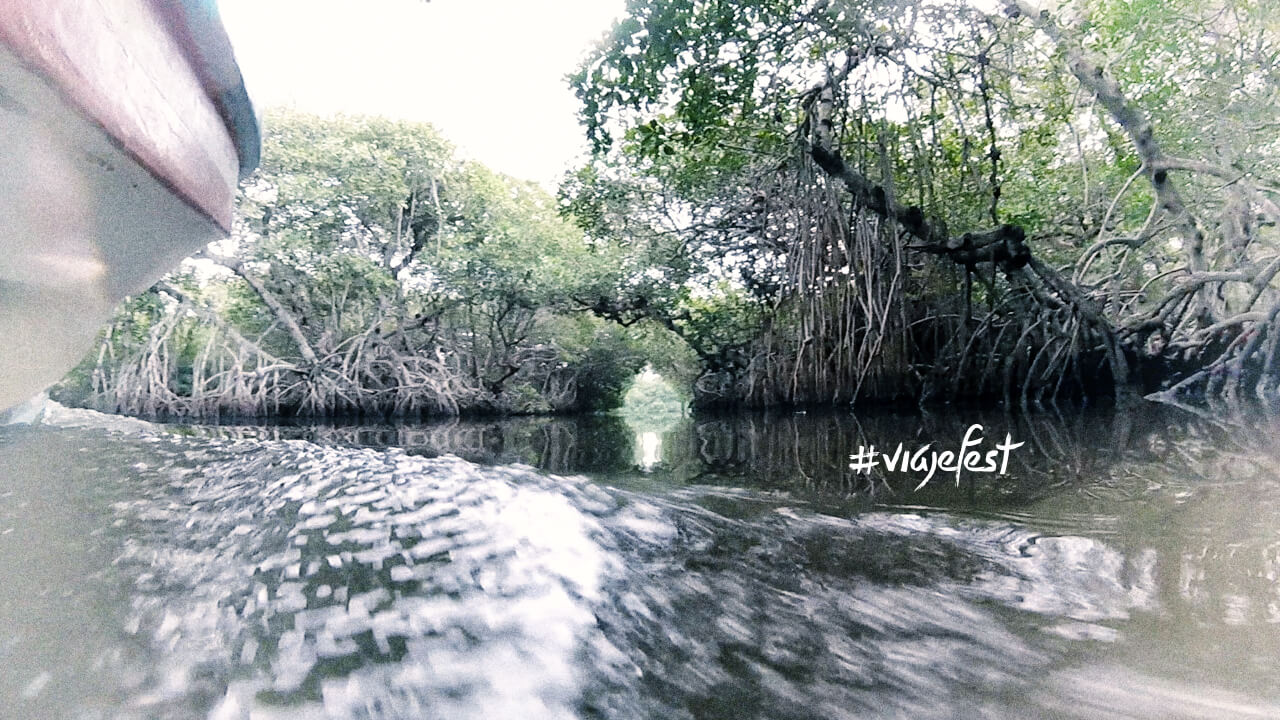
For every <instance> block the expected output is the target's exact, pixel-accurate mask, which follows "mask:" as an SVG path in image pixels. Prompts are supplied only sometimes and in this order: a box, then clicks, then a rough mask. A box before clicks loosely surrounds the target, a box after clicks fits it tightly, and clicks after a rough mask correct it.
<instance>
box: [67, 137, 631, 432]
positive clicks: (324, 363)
mask: <svg viewBox="0 0 1280 720" xmlns="http://www.w3.org/2000/svg"><path fill="white" fill-rule="evenodd" d="M264 124H265V127H266V140H265V147H264V152H263V162H262V167H261V168H260V169H259V171H258V172H257V173H256V174H255V175H254V176H253V178H252V179H251V181H250V182H249V183H248V185H247V186H246V187H245V188H244V189H243V192H242V196H241V199H240V203H239V208H238V212H237V216H236V228H235V232H234V235H233V238H232V239H231V240H230V241H228V242H226V243H222V244H221V246H220V247H212V248H210V249H209V250H207V251H206V252H204V253H203V254H202V255H201V256H200V257H199V259H198V260H197V261H196V262H195V263H193V264H189V265H188V267H187V268H186V269H185V270H184V272H183V273H181V274H179V275H176V276H172V277H170V278H167V279H166V280H164V281H162V282H161V283H159V284H157V285H156V286H155V288H153V290H152V291H151V292H149V293H146V294H144V295H142V296H139V297H137V298H135V299H133V300H132V301H130V302H129V303H127V304H126V305H125V306H124V308H123V309H122V310H121V312H120V313H119V314H118V315H117V317H116V318H115V320H114V322H113V323H112V324H111V326H110V327H108V328H107V329H106V331H105V333H104V337H103V340H102V342H101V344H100V346H99V348H98V349H97V350H96V351H95V352H94V353H93V354H92V355H91V356H90V357H89V358H88V359H87V360H86V361H85V363H84V364H83V365H82V366H81V368H80V369H79V370H78V371H77V372H76V373H74V374H73V375H72V377H71V378H70V379H69V381H68V382H67V383H65V384H64V388H63V390H62V395H63V397H64V398H68V399H71V400H74V401H78V402H80V403H84V404H90V405H93V406H96V407H100V408H104V409H108V410H113V411H117V412H125V413H132V414H141V415H151V416H170V417H202V418H208V417H214V416H219V415H237V416H243V415H250V416H264V415H293V414H298V415H334V414H347V413H357V414H390V415H398V416H414V415H435V414H458V413H466V412H500V413H529V412H558V411H573V410H591V409H597V408H602V407H611V406H614V405H616V404H618V403H619V402H620V400H621V396H622V393H623V392H625V390H626V389H627V386H628V384H629V382H630V379H631V377H632V376H633V375H634V374H635V372H636V371H637V370H638V369H639V368H640V367H641V365H642V364H643V361H644V358H643V356H642V355H641V353H640V352H639V350H638V342H639V340H637V337H641V336H639V335H638V334H637V333H636V332H635V331H634V330H632V331H628V330H624V329H623V328H620V327H618V326H616V325H614V324H611V323H608V322H606V321H604V320H601V319H599V318H596V317H595V316H593V315H592V314H591V313H589V312H586V311H584V310H582V308H581V303H579V302H577V301H576V300H575V298H577V297H579V296H582V295H590V294H591V293H592V292H593V291H592V288H593V287H594V284H595V283H597V282H599V281H600V278H602V277H604V276H605V275H606V271H607V269H608V268H609V267H610V266H611V265H613V264H615V263H616V258H615V257H613V256H612V255H611V254H610V252H611V249H610V248H604V247H600V248H597V247H594V246H592V245H590V244H588V243H587V242H585V241H584V238H583V234H582V233H581V231H580V230H578V229H577V228H576V227H574V226H573V225H572V223H570V222H568V221H566V220H564V219H563V218H562V217H561V216H560V214H559V212H558V209H557V207H556V202H555V199H554V198H552V197H550V196H549V195H548V194H547V193H545V192H544V191H542V190H541V189H540V188H538V187H537V186H535V185H533V184H531V183H525V182H520V181H516V180H513V179H511V178H508V177H504V176H501V175H498V174H496V173H493V172H491V171H489V170H487V169H485V168H484V167H481V166H479V165H477V164H475V163H471V162H461V161H459V160H457V159H456V158H455V157H454V153H453V150H452V148H451V147H450V146H449V145H448V144H447V143H446V142H445V141H444V140H442V139H441V138H440V137H439V136H438V135H437V134H436V133H435V132H434V131H433V130H432V129H431V128H429V127H427V126H424V125H415V124H409V123H398V122H392V121H387V120H380V119H373V118H348V119H320V118H314V117H308V116H304V115H299V114H295V113H285V112H276V113H271V114H269V115H268V116H267V117H266V118H265V123H264Z"/></svg>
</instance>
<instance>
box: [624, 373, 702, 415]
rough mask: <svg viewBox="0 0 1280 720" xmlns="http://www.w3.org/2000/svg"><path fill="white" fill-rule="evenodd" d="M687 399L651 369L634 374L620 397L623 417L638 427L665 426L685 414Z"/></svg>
mask: <svg viewBox="0 0 1280 720" xmlns="http://www.w3.org/2000/svg"><path fill="white" fill-rule="evenodd" d="M687 404H688V401H687V400H686V399H685V398H684V397H682V396H681V395H680V391H679V390H677V389H676V388H674V387H672V385H671V384H670V383H668V382H667V381H666V380H665V379H663V377H662V376H661V375H658V374H657V373H655V372H653V370H652V369H650V368H645V371H644V372H642V373H640V374H639V375H637V376H636V377H635V381H634V382H633V383H632V384H631V388H630V389H629V390H627V393H626V395H625V396H623V403H622V417H623V418H624V419H625V420H626V421H627V424H628V425H630V426H632V427H634V428H637V429H639V430H658V429H665V428H668V427H670V426H672V425H674V424H675V423H676V422H677V421H679V420H680V418H682V417H684V416H685V407H686V406H687Z"/></svg>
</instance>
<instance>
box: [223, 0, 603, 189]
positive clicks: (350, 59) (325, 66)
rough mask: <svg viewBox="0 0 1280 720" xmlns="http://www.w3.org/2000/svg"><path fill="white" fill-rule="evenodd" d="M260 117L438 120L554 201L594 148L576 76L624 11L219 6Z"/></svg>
mask: <svg viewBox="0 0 1280 720" xmlns="http://www.w3.org/2000/svg"><path fill="white" fill-rule="evenodd" d="M218 5H219V10H220V12H221V14H222V19H223V23H224V25H225V26H226V28H227V33H228V35H230V36H231V42H232V45H233V46H234V47H235V52H236V59H237V61H238V62H239V64H240V69H241V73H242V74H243V75H244V77H245V84H246V85H247V87H248V88H249V92H250V94H251V95H252V96H253V99H254V102H255V103H256V104H257V105H258V106H260V107H263V108H265V107H272V106H288V107H293V108H296V109H298V110H302V111H307V112H312V113H317V114H325V115H328V114H334V113H346V114H366V115H385V116H388V117H395V118H402V119H407V120H418V121H425V122H429V123H431V124H433V125H434V126H435V127H436V128H438V129H439V130H440V131H441V132H442V133H443V134H444V136H445V137H446V138H448V139H449V140H450V141H451V142H453V143H454V144H455V145H457V146H458V148H459V151H460V154H462V155H463V156H464V157H468V158H471V159H474V160H478V161H480V162H482V163H484V164H485V165H488V166H489V167H490V168H492V169H494V170H498V171H500V172H504V173H506V174H508V175H512V176H514V177H518V178H522V179H526V180H534V181H537V182H540V183H542V184H543V185H544V186H546V187H547V188H548V189H553V188H554V187H555V186H556V185H557V184H558V183H559V178H560V176H561V174H562V173H563V172H564V170H566V169H568V168H569V167H570V166H571V165H572V164H573V160H574V158H576V157H579V156H580V155H581V154H582V153H583V152H585V149H586V143H585V141H584V139H583V133H582V129H581V127H580V126H579V125H578V122H577V115H576V113H577V100H576V98H574V96H573V93H572V91H570V90H569V88H568V86H567V85H566V83H565V81H564V76H565V75H566V74H568V73H570V72H572V71H573V70H574V69H576V68H577V66H578V62H579V61H580V60H581V58H582V57H583V56H584V54H585V53H586V52H587V50H588V49H589V48H590V47H591V46H592V45H593V44H594V43H595V42H596V41H597V40H598V39H599V38H600V37H601V36H602V35H603V34H604V33H605V32H606V31H607V30H608V29H609V27H610V26H611V25H612V22H613V20H614V19H615V18H617V17H618V16H620V15H621V14H622V11H623V5H624V0H550V1H548V0H542V1H541V2H539V1H538V0H429V2H426V1H424V0H219V2H218Z"/></svg>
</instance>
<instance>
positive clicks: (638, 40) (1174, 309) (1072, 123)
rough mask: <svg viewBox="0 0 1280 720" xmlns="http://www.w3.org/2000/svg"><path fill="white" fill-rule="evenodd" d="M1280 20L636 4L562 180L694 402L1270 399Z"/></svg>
mask: <svg viewBox="0 0 1280 720" xmlns="http://www.w3.org/2000/svg"><path fill="white" fill-rule="evenodd" d="M1278 38H1280V26H1278V21H1277V16H1276V13H1274V11H1269V10H1268V4H1267V3H1265V2H1258V1H1256V0H1175V1H1173V2H1164V1H1156V0H1140V1H1132V0H1123V1H1121V0H1075V1H1073V2H1063V3H1058V4H1056V6H1055V9H1054V10H1053V12H1048V11H1042V10H1040V9H1039V8H1038V7H1036V6H1033V5H1032V4H1031V3H1027V2H1020V1H1018V2H1015V1H1014V0H1004V1H1003V2H988V3H978V2H962V1H958V0H922V1H919V2H912V1H909V0H631V1H630V2H629V4H628V11H627V17H626V18H625V19H623V20H622V21H621V22H620V23H619V24H618V25H617V27H616V28H615V29H614V31H613V33H612V35H611V36H610V37H609V38H608V40H607V41H606V42H605V43H604V44H602V45H601V47H600V48H599V49H598V51H597V52H596V53H595V54H594V55H592V56H591V57H590V58H589V59H588V61H587V62H586V63H585V64H584V65H583V67H582V69H581V70H580V72H579V73H578V74H577V75H576V76H575V78H574V84H575V86H576V88H577V91H578V94H579V97H580V98H581V100H582V108H583V112H582V116H583V120H584V123H585V125H586V129H587V132H588V134H589V136H590V138H591V139H592V140H593V142H594V143H595V148H596V157H595V160H594V162H593V163H592V164H591V165H590V166H589V167H587V168H584V169H583V170H582V171H581V172H579V173H578V174H577V175H576V176H575V177H574V178H573V179H572V181H571V182H570V183H568V184H566V186H565V188H564V191H563V193H562V194H563V195H564V199H565V202H566V203H567V205H568V206H569V207H570V208H572V209H573V211H574V213H575V214H576V217H578V219H579V220H580V222H582V224H583V225H584V227H585V228H586V229H587V230H588V231H589V232H591V233H592V234H593V235H594V236H596V237H599V238H604V239H614V240H615V241H619V242H621V243H623V244H625V245H626V246H627V247H631V248H635V249H636V254H635V256H636V257H638V258H641V260H639V261H638V263H637V271H636V272H635V273H633V274H631V275H620V276H617V277H616V280H617V282H616V284H615V286H614V291H613V293H612V294H611V295H609V296H608V297H602V298H600V299H598V300H597V301H596V305H597V307H598V308H600V309H602V310H604V311H606V314H608V315H611V316H613V317H619V318H626V319H635V318H638V317H642V316H643V317H653V318H656V319H657V320H658V321H659V322H662V323H664V324H666V325H667V326H668V327H670V328H672V329H673V330H675V331H676V332H678V333H680V334H682V335H683V336H685V337H686V338H687V339H688V340H689V341H690V343H691V345H692V346H693V348H694V349H695V350H697V352H698V353H699V355H700V356H701V357H702V358H703V361H704V368H705V372H704V373H703V375H702V376H701V377H700V378H699V380H698V383H697V388H696V389H697V395H698V396H697V401H698V402H699V403H701V404H703V405H712V404H729V405H773V404H779V403H811V402H840V403H843V402H848V401H850V400H854V399H864V400H865V399H878V398H893V397H900V398H910V399H912V400H917V399H929V398H933V399H955V398H966V397H967V398H985V399H988V400H991V399H995V400H1003V401H1004V402H1006V403H1022V404H1027V403H1033V402H1040V401H1043V400H1048V399H1064V398H1073V397H1074V398H1081V397H1084V396H1087V395H1094V394H1108V395H1109V394H1115V395H1116V396H1118V397H1120V398H1122V399H1128V398H1130V397H1133V396H1135V395H1136V394H1137V393H1138V392H1151V391H1157V390H1161V389H1162V388H1165V389H1164V392H1163V393H1162V394H1161V397H1164V398H1166V399H1176V398H1177V397H1180V396H1181V393H1184V392H1190V393H1192V394H1194V395H1196V396H1198V397H1205V396H1218V395H1226V396H1238V395H1240V394H1241V393H1242V392H1243V391H1245V390H1250V391H1254V392H1256V393H1257V394H1258V395H1259V396H1262V397H1270V396H1271V395H1272V394H1274V392H1275V387H1276V384H1277V380H1278V379H1280V364H1278V358H1277V348H1278V346H1280V342H1278V341H1280V326H1277V324H1276V318H1277V315H1278V314H1280V294H1278V293H1277V292H1276V289H1275V286H1274V283H1273V280H1274V278H1275V276H1276V274H1277V271H1278V270H1280V252H1278V248H1277V240H1280V237H1278V236H1277V230H1276V227H1275V224H1276V221H1277V220H1278V219H1280V209H1278V208H1277V205H1276V202H1275V195H1276V194H1277V193H1280V189H1278V188H1277V186H1276V184H1275V183H1274V182H1273V181H1272V179H1273V178H1276V177H1277V175H1278V171H1280V165H1278V163H1280V143H1278V142H1277V140H1276V137H1277V133H1276V130H1277V129H1278V128H1280V125H1277V123H1276V120H1275V107H1277V101H1278V100H1280V65H1278V64H1277V58H1278V51H1280V41H1278ZM640 268H643V269H640ZM673 288H674V290H673ZM655 300H657V301H656V302H655ZM1169 386H1172V387H1169Z"/></svg>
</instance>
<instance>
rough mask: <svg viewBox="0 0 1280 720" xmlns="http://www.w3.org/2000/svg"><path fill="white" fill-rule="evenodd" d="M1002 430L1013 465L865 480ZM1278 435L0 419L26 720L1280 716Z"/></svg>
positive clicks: (856, 425)
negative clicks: (916, 451)
mask: <svg viewBox="0 0 1280 720" xmlns="http://www.w3.org/2000/svg"><path fill="white" fill-rule="evenodd" d="M974 423H981V424H982V425H983V429H982V433H981V434H982V436H983V438H984V440H985V443H986V445H985V446H984V449H989V448H991V447H993V445H994V443H995V442H997V441H998V440H1000V439H1003V438H1004V437H1005V435H1006V433H1007V434H1008V435H1009V436H1010V437H1011V438H1012V439H1013V440H1014V441H1020V442H1024V443H1025V445H1023V446H1022V447H1019V448H1017V449H1014V450H1012V451H1010V453H1009V464H1008V473H1007V474H1006V475H1004V476H996V475H993V474H979V473H968V474H966V475H965V476H963V477H962V478H961V480H960V481H959V482H956V480H955V477H954V473H950V474H947V473H942V472H939V474H938V475H936V476H935V477H934V478H932V479H931V480H930V481H929V482H928V483H927V484H926V485H925V486H924V487H923V488H920V489H919V490H914V488H915V487H916V486H917V485H918V484H919V483H920V481H921V480H922V479H923V473H922V472H908V473H892V474H888V475H885V474H883V473H881V474H877V475H873V474H856V473H854V472H853V471H852V470H850V468H849V456H850V455H851V454H853V453H856V452H857V450H858V446H859V445H872V444H874V445H875V446H876V447H877V448H878V449H886V450H889V451H892V450H893V448H894V446H896V444H897V443H898V442H902V443H904V445H905V446H906V447H907V448H908V449H912V448H915V447H917V446H921V445H924V444H926V443H929V442H933V443H934V448H935V449H955V448H956V447H957V446H958V445H959V444H960V442H961V439H962V437H963V436H964V434H965V431H966V429H967V428H968V427H969V426H970V425H972V424H974ZM1277 429H1280V424H1277V423H1276V422H1274V421H1272V420H1267V419H1258V418H1252V419H1236V420H1232V421H1207V420H1202V419H1198V418H1195V417H1194V416H1189V415H1184V414H1179V413H1176V412H1172V411H1161V412H1155V411H1152V412H1145V411H1144V412H1142V413H1133V414H1127V415H1120V416H1117V415H1111V414H1107V413H1101V412H1099V413H1085V414H1077V415H1072V416H1069V417H1058V416H1052V415H1045V416H1035V417H1032V418H1022V419H1010V418H1007V417H1003V416H1000V415H981V414H972V413H970V414H965V415H963V416H950V415H949V416H925V417H919V416H891V415H885V416H877V417H867V416H863V417H859V418H856V419H855V418H854V417H852V416H850V415H847V414H828V415H818V414H809V415H793V414H779V415H772V416H764V415H755V416H736V417H726V418H718V419H702V420H696V421H695V420H688V419H686V420H683V421H680V422H678V423H676V424H675V425H674V426H672V427H668V428H665V429H663V428H639V429H637V428H631V427H629V426H627V425H626V424H625V423H624V422H622V421H621V420H619V419H617V418H612V417H589V418H576V419H521V420H509V421H500V422H484V423H475V422H452V423H443V424H435V425H424V426H381V427H378V426H364V427H336V426H309V427H216V428H209V427H200V428H187V427H159V426H147V425H145V424H142V423H136V422H128V421H121V420H119V419H115V418H107V417H105V416H98V415H95V414H92V413H79V412H71V411H62V410H57V409H56V408H55V409H54V410H51V411H50V413H49V414H48V416H47V417H46V419H45V421H44V422H43V424H37V425H33V426H8V427H3V428H0V578H2V579H3V582H0V717H6V718H9V717H12V718H187V717H212V718H219V719H222V718H249V717H252V718H325V717H332V718H348V717H354V718H450V719H452V718H699V719H702V718H706V719H712V718H761V719H763V718H770V719H774V718H880V717H883V718H1028V717H1045V718H1109V717H1111V718H1126V717H1132V718H1156V717H1160V718H1165V717H1184V718H1249V717H1259V718H1262V717H1280V684H1278V683H1276V680H1275V679H1276V677H1277V671H1280V578H1278V575H1280V474H1278V473H1277V470H1280V441H1278V439H1277V438H1280V435H1277V432H1276V431H1277Z"/></svg>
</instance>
